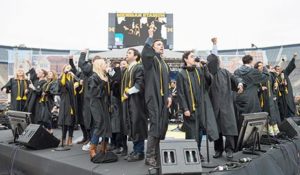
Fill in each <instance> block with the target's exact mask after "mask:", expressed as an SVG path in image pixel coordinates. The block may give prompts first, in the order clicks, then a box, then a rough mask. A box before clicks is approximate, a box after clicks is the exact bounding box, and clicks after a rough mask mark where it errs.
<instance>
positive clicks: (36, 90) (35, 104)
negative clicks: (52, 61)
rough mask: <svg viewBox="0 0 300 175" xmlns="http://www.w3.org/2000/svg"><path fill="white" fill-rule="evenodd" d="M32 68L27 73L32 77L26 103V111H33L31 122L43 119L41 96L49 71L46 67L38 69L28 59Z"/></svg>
mask: <svg viewBox="0 0 300 175" xmlns="http://www.w3.org/2000/svg"><path fill="white" fill-rule="evenodd" d="M27 63H28V65H29V66H30V67H31V69H30V70H29V71H28V72H27V73H26V74H27V75H28V76H29V78H30V84H29V86H28V87H29V94H28V100H27V103H26V105H25V108H26V111H27V112H31V114H32V115H31V117H32V118H31V122H32V123H39V122H40V121H41V112H42V110H41V109H42V105H41V101H40V100H41V97H42V87H43V85H44V84H45V83H46V82H47V80H46V77H47V74H48V72H47V71H46V70H44V69H38V70H37V71H36V70H35V69H34V68H33V67H32V64H31V62H30V61H27Z"/></svg>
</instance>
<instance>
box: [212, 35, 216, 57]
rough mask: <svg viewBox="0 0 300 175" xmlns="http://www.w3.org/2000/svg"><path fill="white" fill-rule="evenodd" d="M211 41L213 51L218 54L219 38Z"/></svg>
mask: <svg viewBox="0 0 300 175" xmlns="http://www.w3.org/2000/svg"><path fill="white" fill-rule="evenodd" d="M211 42H212V43H213V47H212V50H211V53H212V54H214V55H216V56H218V47H217V43H218V40H217V38H212V39H211Z"/></svg>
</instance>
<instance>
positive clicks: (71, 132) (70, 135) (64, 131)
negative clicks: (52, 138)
mask: <svg viewBox="0 0 300 175" xmlns="http://www.w3.org/2000/svg"><path fill="white" fill-rule="evenodd" d="M68 131H69V137H73V131H74V126H68V125H65V126H64V128H63V140H65V139H66V136H67V132H68Z"/></svg>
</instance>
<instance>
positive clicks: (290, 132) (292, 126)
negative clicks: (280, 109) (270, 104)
mask: <svg viewBox="0 0 300 175" xmlns="http://www.w3.org/2000/svg"><path fill="white" fill-rule="evenodd" d="M279 130H280V132H285V133H286V135H287V136H288V137H290V138H294V137H296V136H300V127H299V126H298V125H297V124H296V123H295V121H294V120H293V119H292V118H286V119H284V121H283V122H282V123H281V124H280V125H279Z"/></svg>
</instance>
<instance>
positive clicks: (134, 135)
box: [121, 48, 147, 162]
mask: <svg viewBox="0 0 300 175" xmlns="http://www.w3.org/2000/svg"><path fill="white" fill-rule="evenodd" d="M140 57H141V55H140V53H139V51H138V50H136V49H134V48H130V49H128V51H127V54H126V61H127V62H128V64H129V65H128V68H127V69H126V71H125V73H124V74H123V77H122V84H121V94H122V106H123V108H122V109H123V110H122V112H123V118H124V121H125V133H126V134H127V135H128V138H129V140H130V141H132V142H133V152H132V153H130V155H129V156H128V157H127V161H128V162H134V161H138V160H143V159H144V157H145V154H144V145H145V139H146V138H147V117H146V112H145V111H146V108H145V98H144V88H145V87H144V85H145V83H144V68H143V65H142V64H141V63H139V61H140Z"/></svg>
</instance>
